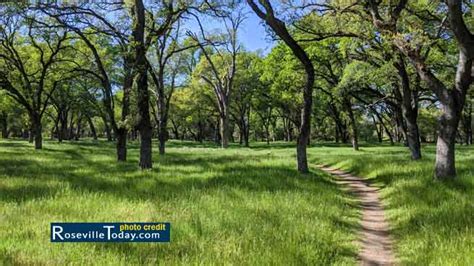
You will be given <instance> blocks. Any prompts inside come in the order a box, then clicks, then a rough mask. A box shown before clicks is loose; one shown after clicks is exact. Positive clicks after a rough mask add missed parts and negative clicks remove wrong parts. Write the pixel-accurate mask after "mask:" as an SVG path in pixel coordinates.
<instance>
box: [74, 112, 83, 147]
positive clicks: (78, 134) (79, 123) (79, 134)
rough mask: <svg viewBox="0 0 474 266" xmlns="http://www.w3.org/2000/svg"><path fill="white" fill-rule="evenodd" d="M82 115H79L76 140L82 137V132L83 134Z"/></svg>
mask: <svg viewBox="0 0 474 266" xmlns="http://www.w3.org/2000/svg"><path fill="white" fill-rule="evenodd" d="M81 131H82V115H81V114H79V116H78V117H77V128H76V134H75V136H74V140H76V141H77V140H79V139H80V138H81V134H82V132H81Z"/></svg>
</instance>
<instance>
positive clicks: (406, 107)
mask: <svg viewBox="0 0 474 266" xmlns="http://www.w3.org/2000/svg"><path fill="white" fill-rule="evenodd" d="M394 65H395V67H396V68H397V70H398V74H399V76H400V79H401V87H402V91H401V93H400V92H399V91H398V89H395V90H396V91H397V92H398V94H399V97H398V98H400V100H401V107H402V115H403V119H404V121H405V124H406V142H407V145H408V148H409V149H410V151H411V158H412V159H413V160H419V159H421V145H420V133H419V130H418V123H417V118H418V102H417V99H416V91H412V90H411V88H410V78H409V76H408V73H407V71H406V68H405V62H404V60H403V57H402V55H398V61H397V62H396V63H394Z"/></svg>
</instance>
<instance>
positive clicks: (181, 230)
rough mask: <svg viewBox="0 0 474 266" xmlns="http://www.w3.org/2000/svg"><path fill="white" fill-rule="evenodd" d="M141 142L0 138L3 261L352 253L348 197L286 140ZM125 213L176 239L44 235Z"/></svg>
mask: <svg viewBox="0 0 474 266" xmlns="http://www.w3.org/2000/svg"><path fill="white" fill-rule="evenodd" d="M155 147H156V145H155ZM317 150H318V149H315V151H314V152H315V153H316V152H317ZM137 154H138V151H137V146H136V144H133V145H131V146H130V149H129V161H128V162H126V163H116V162H115V152H114V145H113V144H112V143H106V142H99V143H93V142H87V141H86V142H79V143H63V144H57V143H54V142H47V143H45V145H44V149H43V150H41V151H35V150H34V149H33V147H32V146H31V145H30V144H28V143H26V142H23V141H5V140H2V141H0V264H7V265H8V264H15V265H18V264H19V265H24V264H27V265H30V264H35V265H38V264H40V265H41V264H43V265H51V264H56V265H63V264H76V265H84V264H86V265H87V264H98V265H121V264H122V265H133V264H162V265H175V264H205V265H209V264H214V265H215V264H219V265H229V264H231V265H286V264H291V265H295V264H298V265H300V264H308V265H314V264H321V265H329V264H339V265H340V264H355V263H356V261H355V258H356V253H357V249H356V247H355V245H354V244H353V240H354V239H355V238H356V234H355V232H354V230H355V229H356V227H357V226H356V225H357V222H358V218H359V214H358V211H357V210H356V209H354V207H353V206H354V200H353V199H352V198H351V196H349V195H347V194H346V193H345V192H343V191H341V190H340V189H339V188H338V187H337V186H336V185H335V184H334V183H332V182H331V181H330V178H329V177H328V176H327V175H325V174H323V173H321V172H319V171H314V172H312V173H311V174H309V175H300V174H298V173H297V172H296V171H295V170H294V169H295V149H294V146H293V145H292V144H291V145H288V144H280V145H274V146H272V147H271V148H267V147H266V146H265V145H260V146H257V147H255V148H252V149H246V148H237V147H235V146H234V147H232V148H230V149H228V150H221V149H216V148H215V146H214V145H212V144H204V145H200V144H195V143H182V142H172V143H171V144H170V145H169V148H168V154H167V155H166V156H164V157H160V156H158V155H155V156H154V161H155V168H154V169H153V170H152V171H145V172H142V171H140V170H138V169H137V165H138V163H137V157H138V155H137ZM126 221H129V222H137V221H139V222H166V221H167V222H171V225H172V233H171V238H172V240H171V243H169V244H163V243H161V244H157V243H153V244H143V243H115V244H112V243H50V236H49V224H50V222H126ZM468 229H469V228H468Z"/></svg>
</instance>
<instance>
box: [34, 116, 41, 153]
mask: <svg viewBox="0 0 474 266" xmlns="http://www.w3.org/2000/svg"><path fill="white" fill-rule="evenodd" d="M33 131H34V136H35V137H34V139H35V149H37V150H40V149H42V148H43V132H42V131H43V127H42V125H41V117H40V116H39V115H36V114H35V115H34V116H33Z"/></svg>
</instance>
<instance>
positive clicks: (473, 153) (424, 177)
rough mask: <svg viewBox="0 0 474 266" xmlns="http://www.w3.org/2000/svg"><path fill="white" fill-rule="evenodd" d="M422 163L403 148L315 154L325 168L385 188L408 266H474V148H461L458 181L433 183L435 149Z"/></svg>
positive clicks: (316, 151) (330, 149)
mask: <svg viewBox="0 0 474 266" xmlns="http://www.w3.org/2000/svg"><path fill="white" fill-rule="evenodd" d="M423 152H424V154H423V155H424V158H423V159H422V160H421V161H417V162H413V161H411V160H410V157H409V153H408V150H407V149H406V148H405V147H390V146H383V147H363V148H362V150H361V151H359V152H355V151H353V150H352V149H351V148H350V147H337V148H335V147H320V148H315V149H311V154H312V158H313V159H314V160H315V161H317V162H321V163H325V164H329V165H333V166H335V167H339V168H342V169H345V170H347V171H351V172H353V173H355V174H357V175H360V176H364V177H367V178H369V179H370V180H372V182H374V183H375V184H376V185H378V186H380V187H382V188H383V189H382V192H381V193H382V197H383V203H384V204H385V206H386V210H387V212H388V218H389V220H390V223H391V226H392V230H393V232H392V233H393V236H394V239H395V248H396V253H397V255H398V257H399V258H400V260H401V262H402V264H404V265H474V148H472V147H464V146H457V155H456V156H457V158H456V163H457V169H458V174H459V178H458V179H457V180H455V181H452V182H447V183H441V182H438V181H434V180H433V178H432V176H433V165H434V154H435V147H434V146H433V145H429V146H424V147H423Z"/></svg>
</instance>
